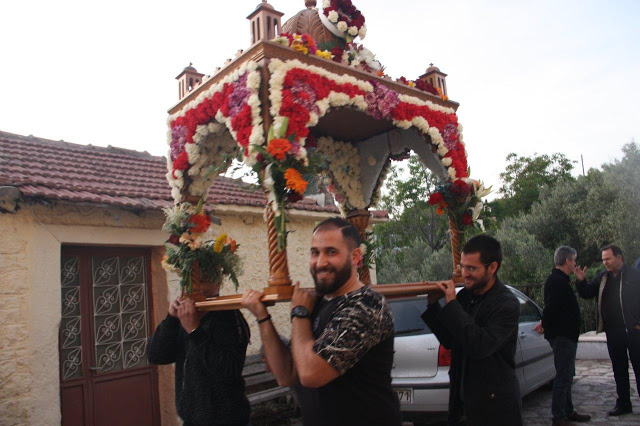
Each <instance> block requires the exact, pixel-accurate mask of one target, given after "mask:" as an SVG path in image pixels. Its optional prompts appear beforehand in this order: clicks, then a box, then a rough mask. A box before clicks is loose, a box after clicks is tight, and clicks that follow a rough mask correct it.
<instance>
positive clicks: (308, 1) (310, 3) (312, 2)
mask: <svg viewBox="0 0 640 426" xmlns="http://www.w3.org/2000/svg"><path fill="white" fill-rule="evenodd" d="M316 3H317V2H316V0H304V5H305V6H306V7H307V9H313V8H314V7H316Z"/></svg>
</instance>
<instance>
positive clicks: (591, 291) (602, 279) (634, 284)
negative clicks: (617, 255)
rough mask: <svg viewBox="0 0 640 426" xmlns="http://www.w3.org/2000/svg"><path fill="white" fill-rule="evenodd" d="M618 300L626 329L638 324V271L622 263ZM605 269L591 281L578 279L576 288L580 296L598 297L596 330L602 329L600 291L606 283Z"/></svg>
mask: <svg viewBox="0 0 640 426" xmlns="http://www.w3.org/2000/svg"><path fill="white" fill-rule="evenodd" d="M620 273H621V274H622V275H621V278H620V300H621V302H622V303H621V306H622V317H623V318H624V325H625V328H626V329H627V331H629V330H633V329H634V328H635V326H636V325H640V271H638V270H636V269H634V268H632V267H630V266H628V265H625V264H623V265H622V269H620ZM607 276H608V272H607V271H602V272H600V273H599V274H598V275H596V276H595V278H594V279H593V280H591V282H587V280H584V281H578V282H577V283H576V288H577V289H578V294H579V295H580V297H583V298H585V299H591V298H594V297H596V296H597V297H598V332H602V331H604V324H603V323H602V292H603V291H604V287H605V285H606V283H607Z"/></svg>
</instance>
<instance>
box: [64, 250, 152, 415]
mask: <svg viewBox="0 0 640 426" xmlns="http://www.w3.org/2000/svg"><path fill="white" fill-rule="evenodd" d="M150 271H151V268H150V252H149V250H147V249H138V248H135V249H134V248H99V247H63V249H62V259H61V280H60V282H61V297H62V320H61V324H60V389H61V402H62V424H63V425H96V426H100V425H136V426H138V425H159V424H160V414H159V407H158V384H157V370H156V368H155V367H154V366H152V365H149V363H148V361H147V355H146V348H147V338H148V337H149V333H150V330H151V325H150V323H149V319H150V318H153V315H152V312H151V309H152V305H151V301H152V298H151V282H150Z"/></svg>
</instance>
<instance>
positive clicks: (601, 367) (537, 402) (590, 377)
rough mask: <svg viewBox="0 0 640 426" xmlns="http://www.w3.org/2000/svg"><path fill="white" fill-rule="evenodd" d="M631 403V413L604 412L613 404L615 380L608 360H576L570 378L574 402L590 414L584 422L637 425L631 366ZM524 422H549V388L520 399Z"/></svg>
mask: <svg viewBox="0 0 640 426" xmlns="http://www.w3.org/2000/svg"><path fill="white" fill-rule="evenodd" d="M629 378H630V381H631V404H633V409H634V412H633V413H632V414H627V415H624V416H620V417H609V416H607V412H608V411H609V410H611V409H612V408H613V407H614V406H615V404H616V383H615V381H614V379H613V370H612V369H611V361H609V360H608V359H607V360H580V359H579V360H577V361H576V376H575V378H574V380H573V388H572V395H573V405H574V407H575V408H576V410H577V411H578V412H579V413H581V414H590V415H591V421H590V422H589V423H585V424H587V425H640V398H638V391H637V388H636V383H635V376H634V374H633V369H631V368H629ZM522 417H523V420H524V424H525V425H532V426H534V425H549V424H551V389H547V388H543V389H538V390H537V391H535V392H533V393H532V394H530V395H527V396H526V397H524V399H523V400H522Z"/></svg>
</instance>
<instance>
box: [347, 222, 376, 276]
mask: <svg viewBox="0 0 640 426" xmlns="http://www.w3.org/2000/svg"><path fill="white" fill-rule="evenodd" d="M370 218H371V213H369V210H352V211H350V212H349V213H347V220H348V221H349V223H351V224H352V225H353V226H355V227H356V229H357V230H358V232H359V233H360V240H361V241H362V242H363V243H364V242H365V241H366V238H367V228H368V227H369V219H370ZM360 281H362V283H363V284H366V285H370V284H371V274H370V273H369V268H362V269H361V270H360Z"/></svg>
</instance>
